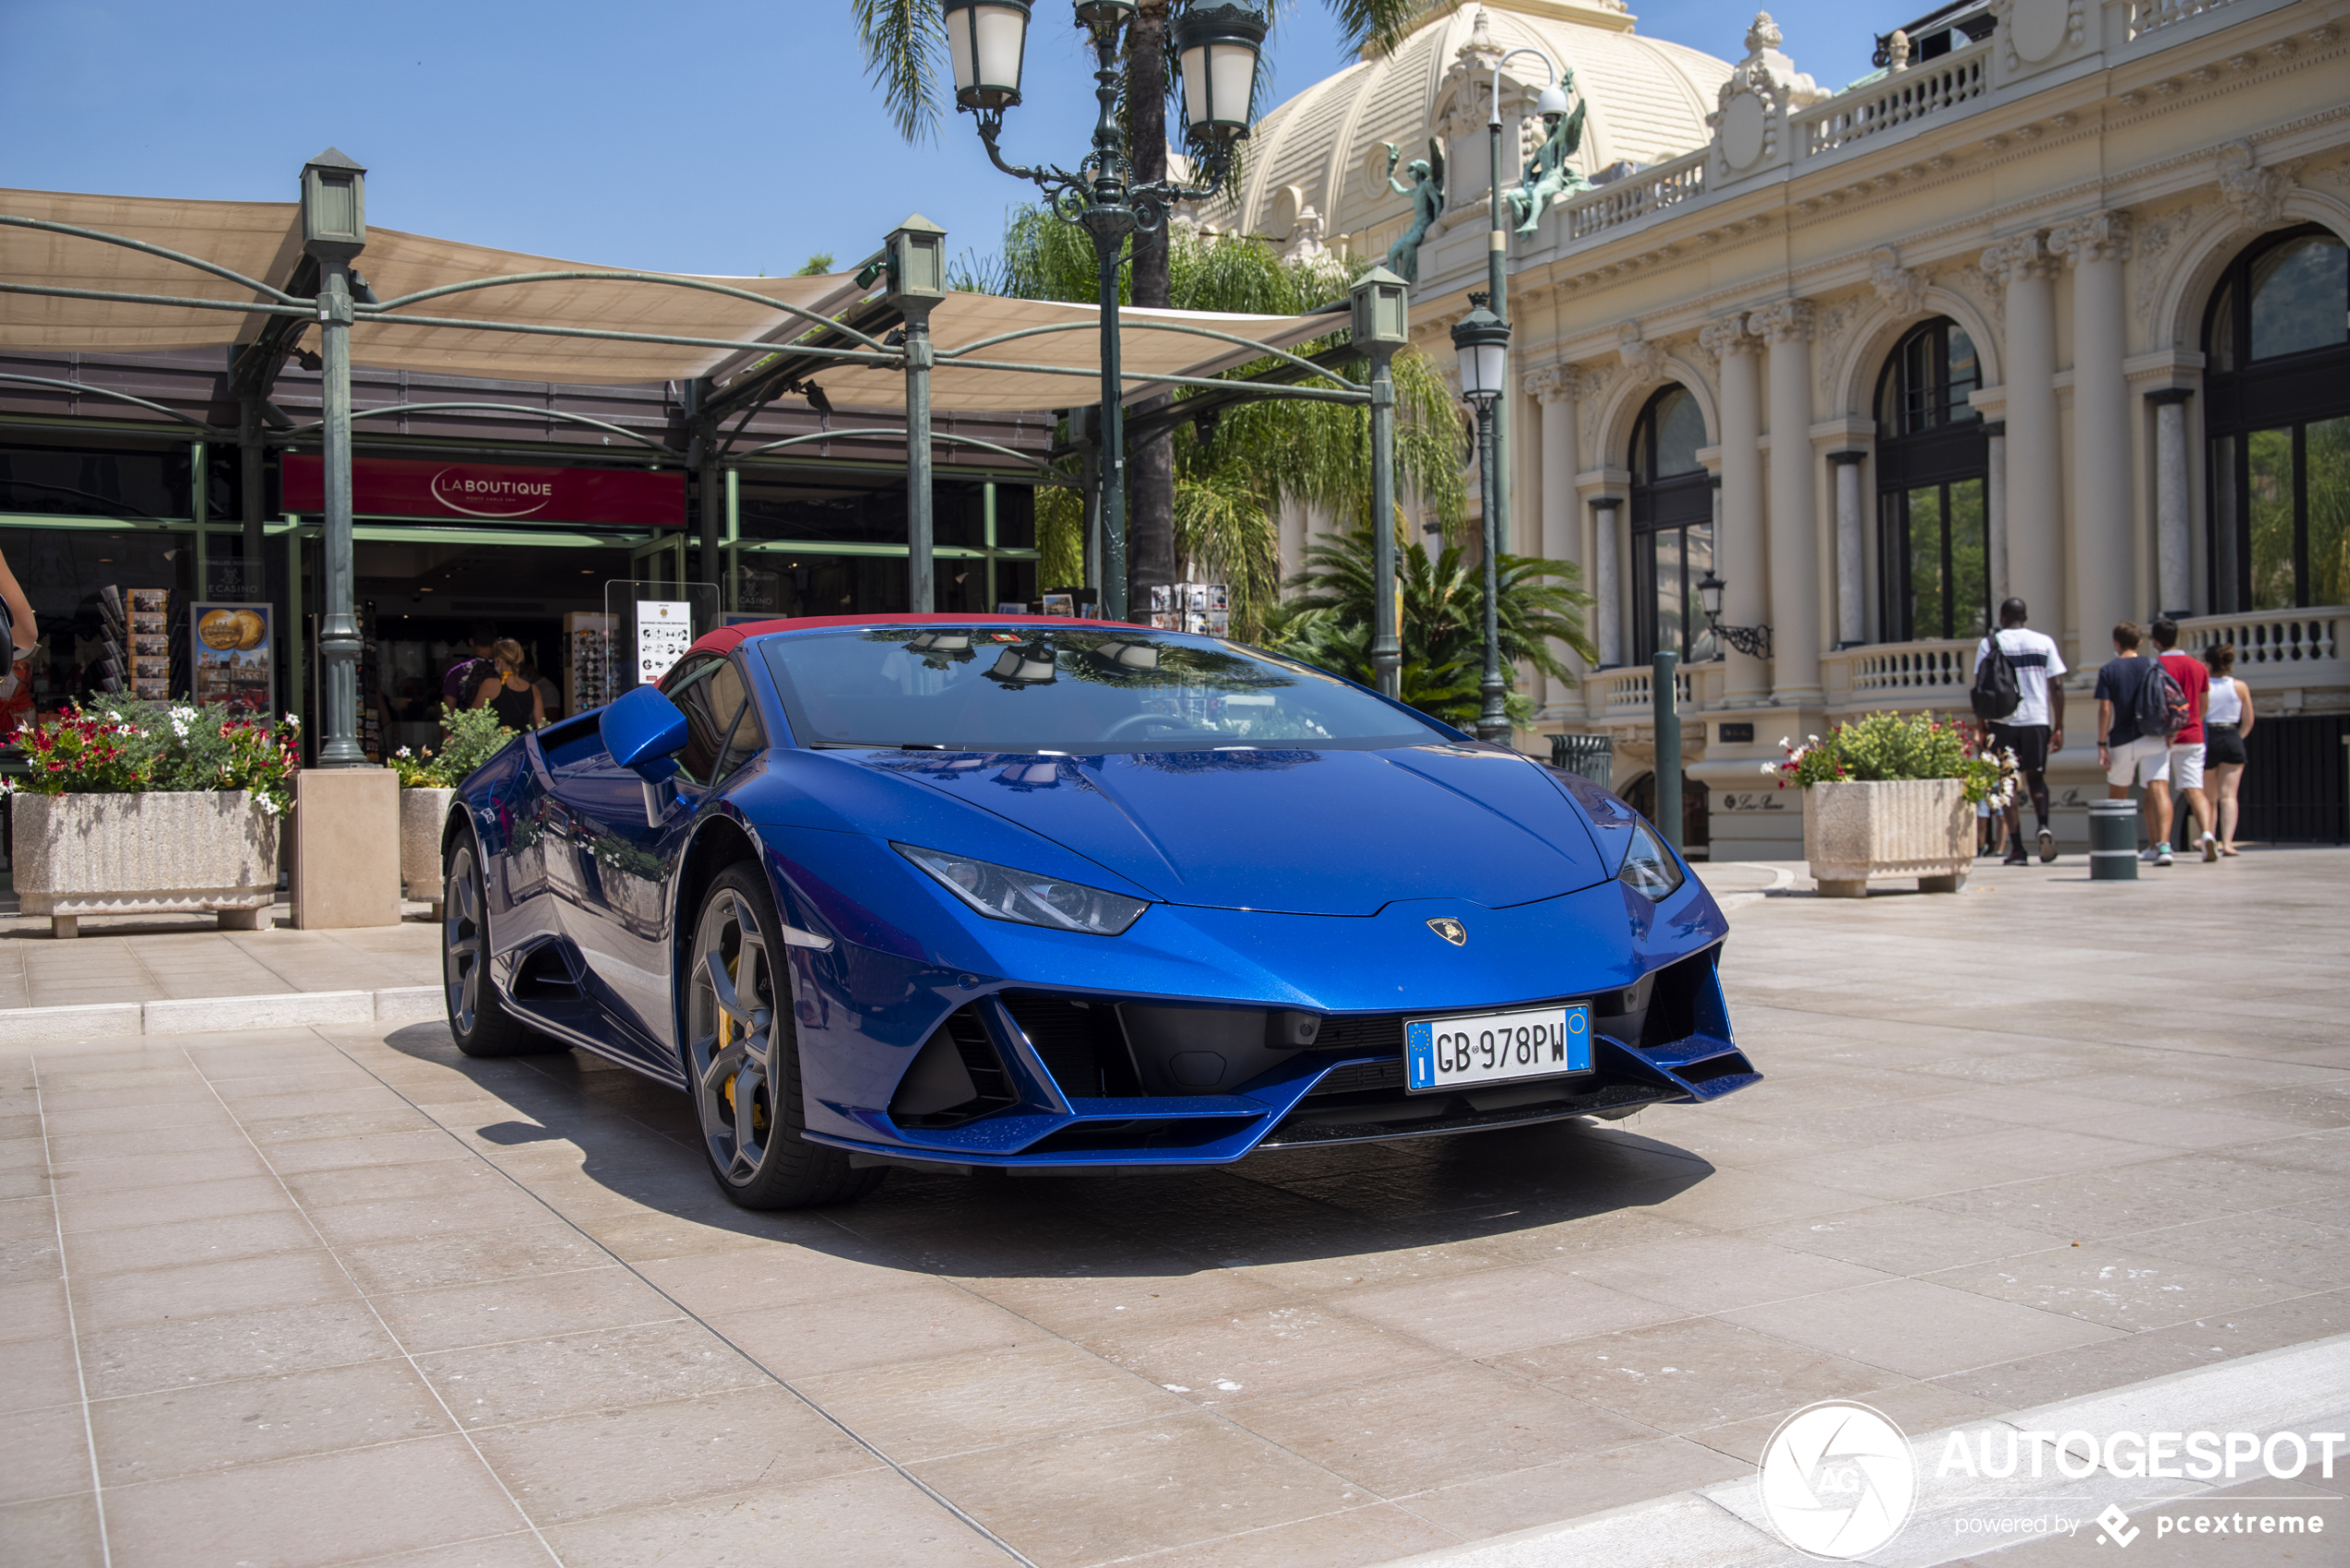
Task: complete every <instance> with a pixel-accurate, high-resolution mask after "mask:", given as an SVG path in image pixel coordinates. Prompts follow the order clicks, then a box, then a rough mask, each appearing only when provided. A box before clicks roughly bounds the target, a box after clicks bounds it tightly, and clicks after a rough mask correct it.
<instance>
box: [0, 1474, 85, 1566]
mask: <svg viewBox="0 0 2350 1568" xmlns="http://www.w3.org/2000/svg"><path fill="white" fill-rule="evenodd" d="M0 1541H5V1542H6V1543H7V1547H8V1551H9V1554H10V1555H11V1556H12V1557H13V1558H14V1559H15V1560H16V1561H18V1562H28V1563H31V1562H37V1563H40V1564H41V1565H42V1568H101V1564H103V1563H105V1561H106V1556H105V1544H104V1542H103V1541H102V1539H101V1538H100V1536H99V1531H98V1501H97V1498H96V1496H95V1494H93V1493H92V1492H90V1491H88V1490H86V1489H85V1490H82V1491H79V1492H74V1493H70V1494H68V1495H67V1496H64V1497H53V1498H43V1500H40V1501H39V1502H19V1503H11V1504H6V1505H0Z"/></svg>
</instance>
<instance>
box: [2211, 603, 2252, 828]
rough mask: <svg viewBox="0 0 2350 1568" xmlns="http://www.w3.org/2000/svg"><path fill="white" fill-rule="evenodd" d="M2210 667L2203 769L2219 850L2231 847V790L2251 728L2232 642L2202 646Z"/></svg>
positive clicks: (2247, 691) (2246, 690) (2239, 777)
mask: <svg viewBox="0 0 2350 1568" xmlns="http://www.w3.org/2000/svg"><path fill="white" fill-rule="evenodd" d="M2203 667H2204V668H2205V669H2207V670H2208V671H2210V672H2211V695H2210V696H2209V698H2207V699H2206V700H2205V706H2204V710H2203V740H2204V752H2203V774H2204V783H2205V784H2206V785H2207V786H2208V788H2209V789H2210V791H2211V814H2212V816H2213V818H2214V819H2215V820H2216V822H2217V825H2218V827H2219V829H2220V854H2222V855H2234V854H2236V853H2238V851H2237V849H2236V790H2237V788H2238V787H2239V786H2240V785H2242V784H2243V783H2244V764H2245V750H2244V737H2245V736H2246V735H2250V734H2251V733H2252V688H2251V687H2250V686H2247V685H2245V684H2244V683H2243V682H2242V681H2239V680H2237V679H2236V678H2235V676H2234V675H2233V674H2232V673H2230V672H2232V671H2233V670H2234V669H2235V667H2236V650H2235V646H2234V645H2233V644H2232V643H2224V642H2215V643H2213V644H2211V645H2210V646H2209V647H2208V648H2205V649H2204V650H2203Z"/></svg>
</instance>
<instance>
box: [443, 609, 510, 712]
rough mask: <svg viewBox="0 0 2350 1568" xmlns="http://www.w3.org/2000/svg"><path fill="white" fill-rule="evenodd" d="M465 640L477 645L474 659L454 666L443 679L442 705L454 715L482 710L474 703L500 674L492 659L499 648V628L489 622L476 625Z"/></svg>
mask: <svg viewBox="0 0 2350 1568" xmlns="http://www.w3.org/2000/svg"><path fill="white" fill-rule="evenodd" d="M465 640H466V641H467V642H469V643H471V644H472V645H473V656H472V657H471V658H469V659H461V660H459V661H457V662H455V663H454V664H451V665H450V666H449V669H448V672H447V673H445V674H443V675H442V676H441V677H440V704H441V707H442V708H443V710H446V711H448V712H451V713H454V712H456V711H457V710H459V709H463V708H476V707H479V706H480V704H478V703H476V702H475V701H474V697H475V695H476V692H477V691H478V690H479V689H480V686H481V684H482V683H483V682H484V681H488V680H490V679H493V678H495V676H496V675H497V673H498V666H497V661H495V660H494V659H492V658H491V657H490V653H491V650H492V649H494V648H496V647H497V646H498V628H497V627H496V626H494V625H492V624H490V623H489V622H487V621H476V622H475V623H473V630H472V632H471V633H470V634H468V636H466V639H465Z"/></svg>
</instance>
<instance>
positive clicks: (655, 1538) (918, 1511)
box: [547, 1470, 1005, 1568]
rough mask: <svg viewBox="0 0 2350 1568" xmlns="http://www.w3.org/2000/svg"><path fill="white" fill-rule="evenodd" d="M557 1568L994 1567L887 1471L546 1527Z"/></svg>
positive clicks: (981, 1547)
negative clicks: (686, 1566) (712, 1567)
mask: <svg viewBox="0 0 2350 1568" xmlns="http://www.w3.org/2000/svg"><path fill="white" fill-rule="evenodd" d="M547 1540H548V1544H549V1545H550V1546H551V1547H552V1548H553V1549H554V1551H555V1553H556V1556H557V1557H558V1559H559V1560H560V1561H561V1562H563V1564H564V1568H644V1565H645V1564H647V1563H653V1562H666V1561H675V1562H680V1563H684V1562H693V1563H697V1564H699V1563H711V1564H716V1563H724V1564H726V1565H727V1568H802V1565H805V1564H817V1563H821V1564H823V1568H957V1565H959V1564H970V1565H971V1568H998V1565H999V1564H1001V1563H1002V1562H1004V1561H1005V1559H1004V1554H1003V1552H1002V1551H1001V1550H1000V1549H998V1548H997V1547H996V1545H995V1544H994V1543H993V1542H991V1541H989V1540H988V1539H987V1537H984V1536H983V1535H981V1534H980V1533H979V1532H978V1531H976V1530H974V1529H972V1528H971V1526H970V1525H966V1524H965V1523H963V1521H961V1520H960V1519H958V1518H956V1517H955V1516H954V1514H952V1513H950V1512H947V1511H946V1509H944V1508H941V1507H940V1506H939V1505H938V1504H937V1503H936V1502H935V1501H934V1500H932V1499H930V1498H928V1497H926V1496H924V1495H923V1493H922V1491H921V1488H918V1487H915V1486H912V1485H910V1484H909V1483H908V1482H907V1480H906V1479H905V1477H903V1476H901V1475H897V1473H896V1472H895V1471H889V1470H863V1471H858V1472H856V1473H854V1474H851V1475H833V1476H827V1477H825V1478H823V1479H822V1480H816V1481H809V1482H803V1483H791V1482H775V1483H771V1484H769V1485H767V1486H763V1487H760V1488H755V1489H751V1490H746V1491H739V1492H727V1493H723V1494H721V1495H719V1496H716V1497H709V1498H697V1499H695V1500H692V1501H688V1502H677V1503H671V1504H669V1505H667V1506H666V1507H661V1508H647V1509H637V1510H635V1511H633V1512H625V1513H607V1514H602V1515H600V1516H598V1517H596V1518H593V1519H587V1520H582V1521H580V1522H578V1523H576V1524H568V1525H551V1526H550V1527H549V1528H548V1530H547Z"/></svg>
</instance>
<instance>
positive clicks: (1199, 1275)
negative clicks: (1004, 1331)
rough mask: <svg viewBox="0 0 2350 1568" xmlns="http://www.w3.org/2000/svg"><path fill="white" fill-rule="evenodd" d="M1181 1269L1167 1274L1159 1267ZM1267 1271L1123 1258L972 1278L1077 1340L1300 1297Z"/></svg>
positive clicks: (1015, 1308) (1010, 1306)
mask: <svg viewBox="0 0 2350 1568" xmlns="http://www.w3.org/2000/svg"><path fill="white" fill-rule="evenodd" d="M1162 1267H1163V1268H1167V1269H1169V1270H1173V1271H1175V1272H1168V1273H1160V1272H1157V1269H1158V1268H1162ZM1262 1272H1263V1271H1261V1270H1254V1269H1253V1270H1249V1271H1246V1272H1242V1271H1238V1270H1233V1269H1223V1268H1185V1267H1184V1266H1183V1264H1182V1263H1181V1260H1180V1259H1174V1258H1168V1259H1163V1260H1161V1259H1154V1260H1148V1261H1147V1262H1145V1263H1144V1264H1142V1265H1140V1266H1137V1265H1128V1264H1121V1265H1119V1266H1117V1268H1116V1270H1115V1271H1114V1272H1109V1273H1106V1274H1103V1275H1098V1276H1094V1275H1078V1276H1075V1277H1069V1276H1063V1277H1059V1278H1030V1279H1004V1278H996V1279H966V1280H963V1281H961V1283H962V1284H963V1285H964V1286H965V1287H966V1288H968V1289H970V1290H973V1291H975V1292H977V1293H978V1294H980V1295H983V1296H985V1297H986V1298H987V1299H988V1300H989V1301H992V1302H994V1303H996V1304H997V1305H999V1306H1002V1307H1004V1308H1006V1309H1007V1310H1008V1311H1011V1312H1015V1313H1018V1314H1019V1315H1020V1316H1022V1317H1024V1318H1027V1319H1028V1320H1029V1321H1030V1322H1032V1323H1033V1324H1035V1325H1036V1326H1037V1327H1040V1328H1044V1329H1046V1330H1048V1331H1050V1332H1052V1333H1055V1334H1062V1335H1066V1336H1068V1337H1070V1338H1071V1339H1091V1338H1094V1337H1095V1336H1097V1335H1102V1334H1119V1333H1124V1332H1127V1331H1128V1330H1129V1329H1131V1328H1132V1327H1136V1326H1140V1325H1146V1324H1153V1323H1181V1322H1189V1321H1191V1320H1192V1319H1194V1318H1200V1317H1208V1316H1214V1315H1226V1314H1234V1313H1246V1312H1257V1311H1266V1310H1270V1309H1272V1308H1274V1307H1280V1306H1287V1305H1290V1304H1292V1303H1295V1302H1296V1301H1297V1300H1298V1299H1299V1298H1298V1297H1297V1296H1296V1295H1294V1294H1292V1292H1291V1291H1289V1290H1282V1289H1280V1288H1279V1287H1277V1286H1276V1285H1274V1284H1273V1283H1271V1282H1270V1281H1268V1280H1267V1279H1265V1278H1262V1277H1261V1275H1262Z"/></svg>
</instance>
